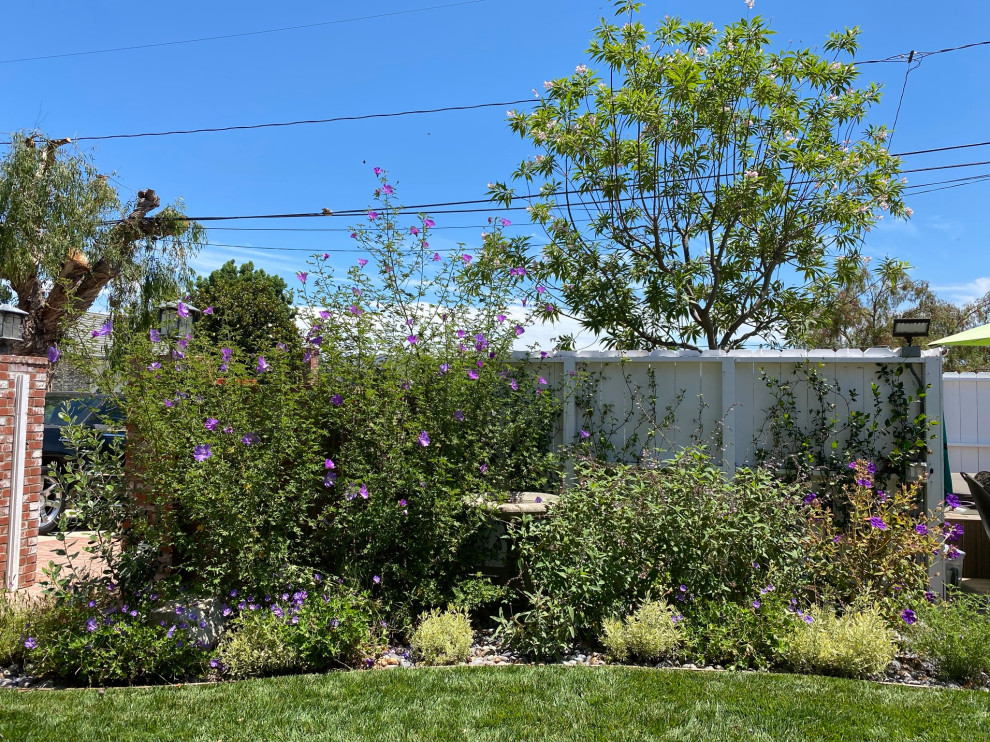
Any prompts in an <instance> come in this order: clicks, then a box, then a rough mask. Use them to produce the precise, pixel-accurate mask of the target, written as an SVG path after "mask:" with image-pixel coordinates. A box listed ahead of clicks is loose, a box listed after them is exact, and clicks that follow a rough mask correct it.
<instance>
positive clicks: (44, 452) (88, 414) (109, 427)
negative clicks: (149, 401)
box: [38, 392, 124, 534]
mask: <svg viewBox="0 0 990 742" xmlns="http://www.w3.org/2000/svg"><path fill="white" fill-rule="evenodd" d="M70 423H76V424H78V425H85V426H87V427H91V428H94V429H96V430H99V431H100V432H101V435H102V437H103V439H104V440H105V441H106V442H107V443H110V444H115V443H118V442H119V441H121V440H123V436H124V417H123V414H122V412H121V410H120V408H119V407H117V405H116V404H114V402H113V401H112V400H111V399H109V398H108V397H104V396H101V395H94V394H81V393H79V392H75V393H69V394H65V393H50V394H49V395H48V396H47V398H46V399H45V437H44V442H43V443H42V449H41V475H42V485H41V514H40V515H41V523H40V525H39V528H38V532H39V533H41V534H47V533H51V532H52V531H54V530H55V527H56V526H57V525H58V519H59V517H61V515H62V512H63V510H65V507H66V502H65V494H66V493H65V491H64V490H63V489H62V488H60V487H58V486H57V485H56V482H55V479H54V477H53V476H52V473H53V472H55V471H57V470H59V469H60V468H62V467H63V466H65V462H66V459H68V457H69V456H71V455H72V454H73V453H74V451H73V449H72V448H71V447H70V446H69V445H68V444H67V442H66V440H65V438H64V437H63V436H62V428H63V427H65V426H66V425H68V424H70Z"/></svg>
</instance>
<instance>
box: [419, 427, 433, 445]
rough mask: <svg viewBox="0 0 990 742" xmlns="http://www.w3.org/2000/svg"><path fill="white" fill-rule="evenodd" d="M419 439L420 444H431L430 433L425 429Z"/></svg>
mask: <svg viewBox="0 0 990 742" xmlns="http://www.w3.org/2000/svg"><path fill="white" fill-rule="evenodd" d="M418 440H419V445H421V446H423V447H424V448H425V447H426V446H428V445H430V434H429V433H427V432H426V431H425V430H424V431H423V432H422V433H420V434H419V438H418Z"/></svg>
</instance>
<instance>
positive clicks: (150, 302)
mask: <svg viewBox="0 0 990 742" xmlns="http://www.w3.org/2000/svg"><path fill="white" fill-rule="evenodd" d="M159 206H160V200H159V198H158V196H157V195H156V194H155V192H154V191H153V190H151V189H148V190H143V191H138V194H137V199H136V200H135V201H134V202H133V203H131V204H124V203H122V202H121V200H120V198H119V196H118V194H117V192H116V190H115V189H114V188H113V187H112V186H111V185H110V183H109V182H108V179H107V177H106V176H105V175H101V174H99V172H98V171H97V169H96V167H95V166H94V165H93V163H92V161H91V160H90V158H89V157H88V156H87V155H86V154H85V153H82V152H80V151H78V150H77V149H76V148H75V147H74V145H72V143H71V142H70V140H68V139H59V140H50V139H45V138H44V137H42V136H40V135H37V134H33V133H19V134H16V135H14V136H13V137H12V142H11V144H10V146H9V149H8V151H7V152H6V153H5V154H4V156H3V157H2V159H0V284H2V285H5V286H7V287H9V291H10V292H12V293H13V295H14V296H15V297H16V304H17V306H18V307H19V308H20V309H22V310H24V311H26V312H27V313H28V316H27V318H26V321H25V328H24V339H23V341H22V342H21V343H19V344H18V345H17V346H15V348H14V351H15V353H18V354H20V355H45V354H46V353H47V352H48V349H49V348H50V347H51V346H54V345H57V344H58V343H59V341H61V340H62V339H63V338H65V337H67V336H68V335H69V334H70V330H71V329H72V327H73V324H74V323H75V322H76V320H78V318H79V317H80V315H82V314H83V313H84V312H86V311H87V310H88V309H89V308H90V307H92V306H93V304H94V302H96V301H97V299H99V298H100V297H101V296H104V297H105V298H106V299H107V302H108V305H109V306H110V308H111V309H113V310H118V311H117V313H118V314H120V315H121V316H123V315H125V314H126V316H127V317H129V318H130V321H131V322H133V323H136V324H140V323H141V322H147V321H150V318H151V316H152V315H151V310H152V307H153V306H154V304H155V303H157V302H158V301H161V300H163V299H174V298H175V296H176V294H177V292H178V291H179V289H180V287H181V286H183V285H184V284H185V281H186V280H187V279H188V268H187V263H188V259H189V257H190V256H191V254H192V251H193V250H195V249H196V245H197V243H198V242H199V238H200V233H201V230H200V227H199V226H198V225H196V224H194V223H190V222H189V221H188V220H186V219H185V218H184V217H183V216H182V214H181V213H180V211H179V209H178V207H177V206H167V207H165V208H163V209H161V210H160V211H159V212H158V213H157V214H155V215H151V212H152V211H154V210H155V209H158V207H159ZM124 309H127V310H128V311H127V312H124V311H123V310H124Z"/></svg>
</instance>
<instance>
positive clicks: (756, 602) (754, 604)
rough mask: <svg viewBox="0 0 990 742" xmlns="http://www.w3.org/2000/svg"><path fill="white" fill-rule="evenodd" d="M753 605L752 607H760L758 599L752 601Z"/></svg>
mask: <svg viewBox="0 0 990 742" xmlns="http://www.w3.org/2000/svg"><path fill="white" fill-rule="evenodd" d="M753 607H754V608H759V607H760V601H758V600H754V601H753Z"/></svg>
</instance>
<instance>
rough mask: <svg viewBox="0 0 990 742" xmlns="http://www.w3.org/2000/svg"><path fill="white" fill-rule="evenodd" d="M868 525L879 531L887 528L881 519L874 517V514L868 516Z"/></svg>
mask: <svg viewBox="0 0 990 742" xmlns="http://www.w3.org/2000/svg"><path fill="white" fill-rule="evenodd" d="M870 525H871V526H873V527H874V528H876V529H878V530H880V531H886V530H887V524H886V523H884V522H883V519H881V518H878V517H876V516H875V515H874V516H873V517H872V518H870Z"/></svg>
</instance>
